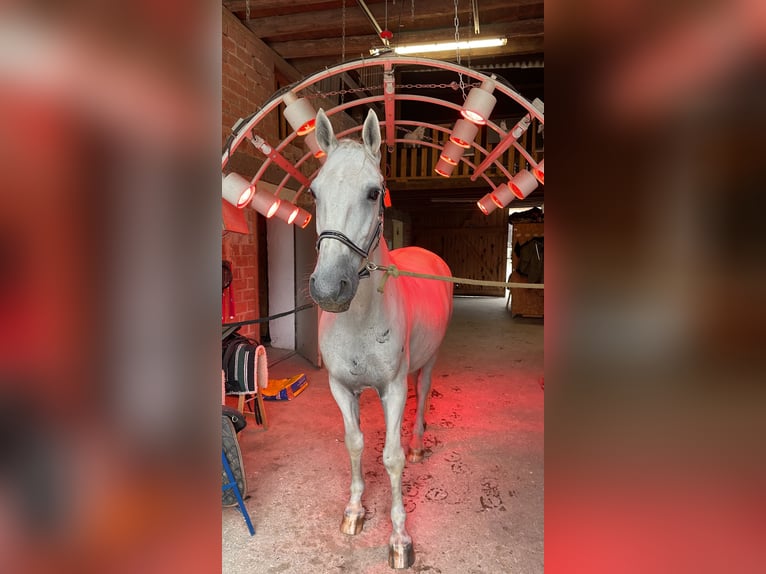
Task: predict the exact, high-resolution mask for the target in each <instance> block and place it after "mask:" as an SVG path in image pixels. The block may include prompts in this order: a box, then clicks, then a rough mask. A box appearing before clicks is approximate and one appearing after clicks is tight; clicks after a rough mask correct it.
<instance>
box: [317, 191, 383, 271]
mask: <svg viewBox="0 0 766 574" xmlns="http://www.w3.org/2000/svg"><path fill="white" fill-rule="evenodd" d="M382 232H383V202H382V201H381V203H380V210H379V213H378V224H377V225H376V226H375V229H374V231H373V233H372V235H371V236H370V238H369V239H368V240H367V245H365V247H364V248H362V247H359V246H358V245H357V244H356V243H354V242H353V241H351V239H349V238H348V236H347V235H346V234H344V233H341V232H340V231H335V230H334V229H328V230H325V231H323V232H322V233H320V234H319V237H318V238H317V243H316V249H317V251H319V247H320V246H321V244H322V240H323V239H335V240H337V241H340V242H341V243H343V245H345V246H346V247H348V248H349V249H351V251H353V252H354V253H357V254H359V255H361V256H362V259H363V260H364V263H365V265H363V266H362V268H361V269H360V270H359V272H358V275H359V277H360V278H363V277H369V276H370V270H369V269H367V265H366V262H367V259H369V257H370V251H372V250H373V249H375V248H376V247H377V246H378V243H379V242H380V234H381V233H382Z"/></svg>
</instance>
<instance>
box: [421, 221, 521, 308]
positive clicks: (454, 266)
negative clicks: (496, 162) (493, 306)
mask: <svg viewBox="0 0 766 574" xmlns="http://www.w3.org/2000/svg"><path fill="white" fill-rule="evenodd" d="M412 229H413V243H414V245H418V246H420V247H424V248H425V249H429V250H431V251H433V252H435V253H437V254H439V255H440V256H441V257H442V258H443V259H444V260H445V261H446V262H447V264H448V265H449V266H450V269H451V270H452V275H453V276H454V277H466V278H469V279H480V280H489V281H505V267H506V245H507V241H508V221H507V216H506V214H505V210H497V211H495V212H493V213H491V214H490V215H489V216H484V215H483V214H482V213H481V212H480V211H479V210H478V209H476V210H470V211H467V210H465V209H463V210H448V209H440V210H439V213H438V216H437V215H435V213H434V212H433V211H419V212H417V213H415V214H413V217H412ZM455 293H456V294H460V295H492V296H497V297H503V296H504V295H505V289H504V288H503V287H489V286H483V285H467V284H457V285H456V286H455Z"/></svg>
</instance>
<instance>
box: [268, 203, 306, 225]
mask: <svg viewBox="0 0 766 574" xmlns="http://www.w3.org/2000/svg"><path fill="white" fill-rule="evenodd" d="M299 209H300V208H299V207H298V206H297V205H295V204H293V203H290V202H289V201H286V200H284V199H281V200H279V207H277V210H276V211H275V212H274V215H275V216H276V217H278V218H279V219H281V220H282V221H284V222H286V223H287V224H288V225H289V224H291V223H292V222H293V221H295V218H296V217H298V210H299Z"/></svg>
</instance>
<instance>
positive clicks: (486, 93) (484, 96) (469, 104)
mask: <svg viewBox="0 0 766 574" xmlns="http://www.w3.org/2000/svg"><path fill="white" fill-rule="evenodd" d="M494 78H495V76H494V75H493V76H492V78H488V79H486V80H484V81H483V82H482V83H481V86H479V87H478V88H473V89H472V90H471V91H470V92H469V93H468V97H467V98H466V99H465V103H464V104H463V109H462V110H460V113H461V114H463V117H464V118H465V119H467V120H469V121H471V122H473V123H475V124H477V125H480V126H483V125H484V124H486V123H487V120H488V119H489V115H490V114H491V113H492V110H493V109H494V108H495V104H496V103H497V98H495V96H493V95H492V92H493V91H494V90H495V80H494Z"/></svg>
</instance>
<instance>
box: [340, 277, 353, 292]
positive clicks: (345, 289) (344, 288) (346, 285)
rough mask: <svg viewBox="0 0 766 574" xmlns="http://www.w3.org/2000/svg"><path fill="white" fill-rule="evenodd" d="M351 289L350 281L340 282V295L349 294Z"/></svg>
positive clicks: (343, 280) (342, 280)
mask: <svg viewBox="0 0 766 574" xmlns="http://www.w3.org/2000/svg"><path fill="white" fill-rule="evenodd" d="M350 287H351V284H350V283H349V282H348V279H341V280H340V290H339V292H338V293H339V294H343V293H346V292H348V290H349V288H350Z"/></svg>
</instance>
